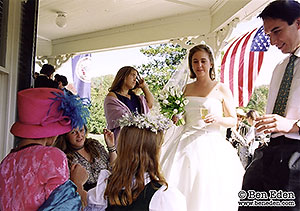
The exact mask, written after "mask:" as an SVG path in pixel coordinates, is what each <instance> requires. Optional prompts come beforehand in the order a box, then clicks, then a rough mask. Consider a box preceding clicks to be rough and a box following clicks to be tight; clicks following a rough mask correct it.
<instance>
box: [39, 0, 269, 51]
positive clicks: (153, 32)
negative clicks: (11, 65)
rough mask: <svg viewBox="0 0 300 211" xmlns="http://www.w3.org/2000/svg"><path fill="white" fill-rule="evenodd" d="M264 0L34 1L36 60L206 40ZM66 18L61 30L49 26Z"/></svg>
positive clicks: (263, 3)
mask: <svg viewBox="0 0 300 211" xmlns="http://www.w3.org/2000/svg"><path fill="white" fill-rule="evenodd" d="M267 2H269V0H40V3H39V19H38V46H37V55H38V56H56V55H60V54H65V53H78V52H88V51H104V50H109V49H114V48H124V47H128V46H138V45H145V43H147V44H150V43H159V42H162V41H165V40H170V39H174V38H181V37H186V36H196V35H206V34H209V33H212V32H214V31H216V30H219V29H221V28H222V27H224V26H225V25H226V24H228V23H229V22H230V21H231V20H233V19H234V18H235V17H238V18H239V19H240V20H243V19H245V18H248V17H250V16H252V15H253V14H254V15H255V14H256V13H257V12H258V10H260V9H261V8H263V7H264V6H265V5H266V3H267ZM59 11H61V12H66V13H67V26H66V27H65V28H59V27H58V26H57V25H56V24H55V19H56V12H59Z"/></svg>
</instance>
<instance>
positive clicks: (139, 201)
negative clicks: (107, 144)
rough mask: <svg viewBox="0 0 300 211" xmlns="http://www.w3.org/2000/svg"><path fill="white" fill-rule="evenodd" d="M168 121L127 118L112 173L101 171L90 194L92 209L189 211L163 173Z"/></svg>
mask: <svg viewBox="0 0 300 211" xmlns="http://www.w3.org/2000/svg"><path fill="white" fill-rule="evenodd" d="M169 123H170V122H169V120H167V119H165V118H163V117H162V116H156V117H153V116H149V115H139V114H135V115H133V116H132V115H129V114H127V115H124V116H123V118H122V119H120V121H119V124H120V125H121V127H122V129H121V132H120V135H119V140H118V147H117V149H118V150H117V151H118V157H117V159H116V160H115V163H114V166H113V168H112V172H111V173H109V172H108V171H107V170H103V171H101V172H100V176H99V178H98V183H97V187H96V188H94V189H91V190H90V191H89V192H88V196H87V199H88V206H87V207H86V209H85V210H86V211H91V210H99V211H101V210H108V211H115V210H139V211H141V210H143V211H144V210H150V211H175V210H176V211H186V203H185V199H184V197H183V196H182V194H181V193H180V192H179V191H178V190H177V189H174V188H172V187H168V185H167V182H166V180H165V178H164V177H163V175H162V174H161V172H160V165H159V155H160V148H161V145H162V142H163V130H164V129H166V127H168V125H169Z"/></svg>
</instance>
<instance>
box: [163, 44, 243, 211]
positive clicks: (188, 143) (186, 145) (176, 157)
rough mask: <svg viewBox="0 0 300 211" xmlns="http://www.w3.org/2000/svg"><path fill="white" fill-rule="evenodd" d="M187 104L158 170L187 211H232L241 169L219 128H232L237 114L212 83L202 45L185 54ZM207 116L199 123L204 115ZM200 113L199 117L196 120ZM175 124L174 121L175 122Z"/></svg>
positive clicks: (224, 93) (227, 96)
mask: <svg viewBox="0 0 300 211" xmlns="http://www.w3.org/2000/svg"><path fill="white" fill-rule="evenodd" d="M188 63H189V69H190V77H191V78H196V81H194V82H192V83H190V84H187V85H186V88H185V91H184V94H185V96H186V98H187V99H188V100H189V103H188V104H187V105H186V107H185V110H186V113H185V122H186V124H185V126H183V127H179V128H178V129H177V130H178V131H177V132H176V134H178V135H174V134H172V136H171V137H170V136H169V137H167V136H168V135H166V138H165V141H166V142H165V144H164V145H163V149H162V156H161V166H162V170H163V173H164V175H165V177H166V179H167V181H168V183H170V184H172V185H175V186H177V188H178V189H179V190H180V191H181V192H182V193H183V194H184V195H185V197H186V201H187V206H188V207H187V208H188V209H187V210H189V211H219V210H222V211H235V210H237V209H238V203H237V202H238V192H239V190H241V184H242V178H243V174H244V170H243V167H242V165H241V163H240V161H239V158H238V156H237V154H236V152H235V151H234V148H233V147H232V146H231V145H230V143H229V142H227V141H226V139H225V137H224V136H222V134H221V127H225V128H229V127H234V126H235V124H236V113H235V107H234V105H233V98H232V94H231V92H230V90H229V89H228V88H227V87H226V86H225V85H224V84H222V83H219V82H217V81H214V79H215V72H214V58H213V54H212V52H211V50H210V48H209V47H208V46H207V45H204V44H200V45H197V46H195V47H193V48H192V49H191V50H190V51H189V56H188ZM205 109H206V111H208V114H207V115H206V116H205V117H204V116H203V113H204V112H203V111H205ZM201 113H202V115H201ZM175 121H176V120H175Z"/></svg>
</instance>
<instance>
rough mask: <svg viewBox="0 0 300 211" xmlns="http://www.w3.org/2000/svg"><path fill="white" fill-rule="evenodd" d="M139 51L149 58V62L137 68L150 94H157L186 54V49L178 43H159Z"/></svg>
mask: <svg viewBox="0 0 300 211" xmlns="http://www.w3.org/2000/svg"><path fill="white" fill-rule="evenodd" d="M140 51H141V53H143V54H144V55H145V56H147V57H148V58H149V63H148V64H142V65H141V66H138V67H137V69H138V70H139V72H140V74H141V75H142V77H144V78H145V80H146V82H147V84H148V85H149V89H150V91H151V92H152V94H153V95H154V96H158V93H159V91H160V90H162V88H163V87H164V86H165V84H166V83H167V82H168V80H169V79H170V77H171V75H172V73H173V72H174V71H175V70H176V68H177V66H178V65H179V64H180V62H181V60H182V59H183V58H184V56H185V55H186V49H185V48H182V47H180V46H179V45H173V44H160V45H153V46H148V47H146V48H142V49H141V50H140Z"/></svg>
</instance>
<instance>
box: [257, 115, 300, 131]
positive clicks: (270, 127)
mask: <svg viewBox="0 0 300 211" xmlns="http://www.w3.org/2000/svg"><path fill="white" fill-rule="evenodd" d="M255 121H256V124H255V127H256V128H257V132H264V133H278V132H279V133H293V132H297V131H298V128H297V126H296V125H295V122H296V121H297V120H291V119H287V118H284V117H282V116H279V115H277V114H267V115H264V116H260V117H257V118H256V119H255Z"/></svg>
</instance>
